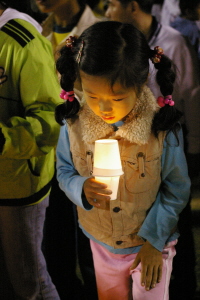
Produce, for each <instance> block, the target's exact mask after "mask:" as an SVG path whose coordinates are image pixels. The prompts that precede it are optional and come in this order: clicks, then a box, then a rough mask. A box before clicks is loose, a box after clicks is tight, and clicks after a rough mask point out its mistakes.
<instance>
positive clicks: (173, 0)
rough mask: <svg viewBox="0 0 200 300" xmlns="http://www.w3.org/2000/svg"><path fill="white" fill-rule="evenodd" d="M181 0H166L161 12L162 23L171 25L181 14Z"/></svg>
mask: <svg viewBox="0 0 200 300" xmlns="http://www.w3.org/2000/svg"><path fill="white" fill-rule="evenodd" d="M179 1H180V0H164V2H163V5H162V9H161V14H160V23H161V24H163V25H167V26H170V24H171V22H173V21H174V20H175V18H176V17H177V16H179V15H180V13H181V11H180V7H179ZM192 1H193V0H192Z"/></svg>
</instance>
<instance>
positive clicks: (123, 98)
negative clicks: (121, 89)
mask: <svg viewBox="0 0 200 300" xmlns="http://www.w3.org/2000/svg"><path fill="white" fill-rule="evenodd" d="M122 100H124V98H121V99H113V101H122Z"/></svg>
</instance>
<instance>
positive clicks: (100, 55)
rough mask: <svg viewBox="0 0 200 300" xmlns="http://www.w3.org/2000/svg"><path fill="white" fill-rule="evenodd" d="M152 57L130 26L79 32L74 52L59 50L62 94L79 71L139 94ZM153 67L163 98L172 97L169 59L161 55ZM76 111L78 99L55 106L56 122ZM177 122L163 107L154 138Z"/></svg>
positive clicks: (172, 111)
mask: <svg viewBox="0 0 200 300" xmlns="http://www.w3.org/2000/svg"><path fill="white" fill-rule="evenodd" d="M82 43H83V45H84V46H83V50H82V56H81V60H80V62H79V64H78V62H77V61H76V58H77V55H78V53H79V50H80V48H81V45H82ZM153 54H154V51H152V50H151V49H150V48H149V45H148V43H147V41H146V39H145V37H144V35H143V34H142V33H141V32H140V31H139V30H138V29H137V28H135V27H134V26H133V25H131V24H123V23H120V22H114V21H105V22H103V21H101V22H98V23H96V24H94V25H92V26H91V27H89V28H88V29H86V30H85V31H84V32H83V33H82V35H81V36H80V38H79V39H78V40H77V42H76V45H75V46H74V47H73V51H71V49H70V48H67V47H63V48H62V50H61V56H60V57H59V59H58V61H57V70H58V72H59V73H60V74H61V81H60V83H61V87H62V88H63V89H64V90H65V91H71V90H73V87H74V82H75V80H76V78H77V77H78V76H79V71H80V70H81V71H83V72H85V73H86V74H88V75H92V76H103V77H106V78H108V80H109V82H110V83H111V86H112V85H113V84H114V83H115V82H116V81H117V80H118V81H119V82H120V83H121V85H122V86H124V87H126V88H128V87H135V88H136V90H137V91H138V92H140V91H141V88H142V87H143V85H144V84H145V83H146V81H147V77H148V74H149V58H150V57H152V55H153ZM155 66H156V68H157V69H158V72H157V82H158V84H159V85H160V90H161V92H162V94H163V96H167V95H170V94H172V92H173V83H174V81H175V73H174V71H173V70H172V63H171V60H169V58H167V57H166V56H164V55H163V56H162V59H161V62H160V63H158V64H155ZM79 108H80V105H79V102H78V100H77V99H75V100H74V101H73V102H69V101H67V102H65V103H64V104H61V105H59V106H57V108H56V121H57V122H58V123H59V124H61V125H63V120H64V119H69V118H73V117H76V114H77V112H78V111H79ZM160 116H161V118H160ZM163 116H165V117H164V118H163ZM177 119H178V117H177V113H176V109H175V108H174V107H172V106H169V105H166V106H165V107H163V108H161V109H160V110H159V113H158V114H157V115H156V116H155V119H154V120H155V121H154V122H153V131H154V133H155V135H157V133H158V132H159V131H160V130H167V129H168V128H170V126H173V125H174V123H175V122H176V121H177ZM170 129H171V128H170Z"/></svg>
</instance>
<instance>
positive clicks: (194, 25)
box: [170, 0, 200, 62]
mask: <svg viewBox="0 0 200 300" xmlns="http://www.w3.org/2000/svg"><path fill="white" fill-rule="evenodd" d="M179 7H180V10H181V15H180V16H177V17H176V18H175V20H174V21H173V22H171V24H170V25H171V26H172V27H173V28H174V29H176V30H178V31H180V33H181V34H182V35H183V36H185V37H187V38H188V39H189V41H190V43H191V44H192V45H193V46H194V48H195V51H196V52H197V54H198V59H199V62H200V25H199V24H200V0H192V1H187V0H180V2H179Z"/></svg>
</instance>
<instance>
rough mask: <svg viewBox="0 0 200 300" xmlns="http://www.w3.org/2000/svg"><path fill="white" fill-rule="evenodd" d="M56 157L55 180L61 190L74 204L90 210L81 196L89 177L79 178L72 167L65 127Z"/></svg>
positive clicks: (62, 130) (62, 128)
mask: <svg viewBox="0 0 200 300" xmlns="http://www.w3.org/2000/svg"><path fill="white" fill-rule="evenodd" d="M56 155H57V179H58V182H59V186H60V188H61V190H63V191H64V192H65V194H66V195H67V197H68V198H69V199H70V200H71V201H72V202H73V203H74V204H76V205H78V206H80V207H82V208H84V209H86V210H90V209H92V207H93V206H91V205H90V204H89V203H88V202H87V200H86V199H85V196H84V194H83V184H84V182H85V180H86V179H87V178H89V177H83V176H80V175H79V173H78V172H77V170H76V169H75V167H74V164H73V161H72V155H71V151H70V142H69V136H68V131H67V126H66V125H64V126H62V127H61V130H60V136H59V139H58V145H57V150H56Z"/></svg>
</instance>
